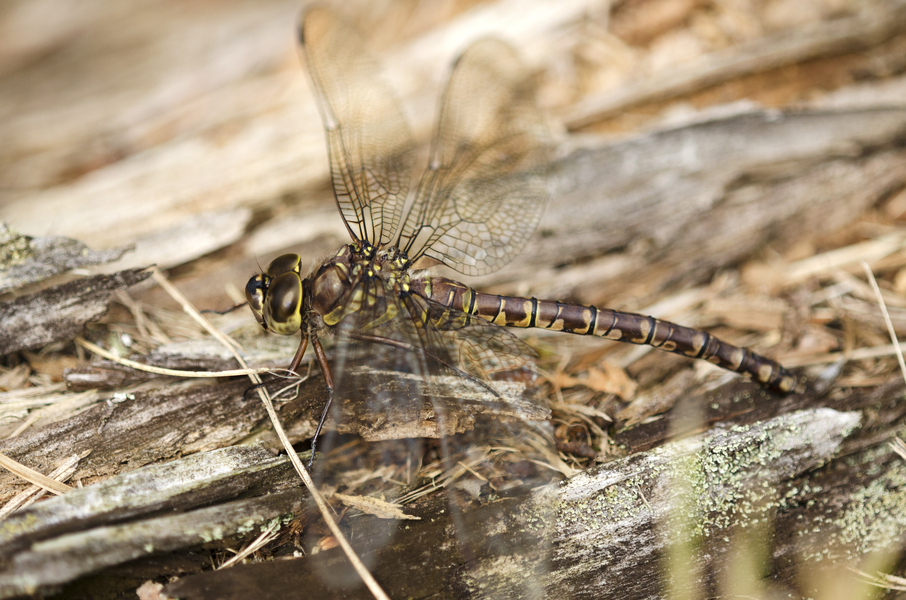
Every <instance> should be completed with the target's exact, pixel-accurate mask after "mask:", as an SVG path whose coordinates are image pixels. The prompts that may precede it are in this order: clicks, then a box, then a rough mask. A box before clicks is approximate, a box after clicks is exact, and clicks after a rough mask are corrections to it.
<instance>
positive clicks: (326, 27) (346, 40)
mask: <svg viewBox="0 0 906 600" xmlns="http://www.w3.org/2000/svg"><path fill="white" fill-rule="evenodd" d="M299 37H300V41H301V44H302V49H303V52H304V54H305V59H306V63H307V65H308V72H309V75H310V77H311V81H312V88H313V89H314V92H315V99H316V100H317V104H318V110H319V111H320V113H321V120H322V121H323V123H324V129H325V131H326V133H327V147H328V155H329V158H330V175H331V179H332V181H333V188H334V195H335V197H336V200H337V206H338V207H339V209H340V214H341V215H342V216H343V219H344V221H345V222H346V227H347V229H349V233H350V235H351V236H352V237H353V238H354V239H360V240H368V241H370V242H372V243H373V244H375V245H382V244H386V243H387V242H389V241H390V239H391V237H392V235H393V232H394V230H395V229H396V227H397V225H398V223H399V221H400V215H401V212H402V209H403V204H404V203H405V201H406V195H407V193H408V191H409V184H410V180H411V177H412V161H413V156H414V144H413V141H412V136H411V134H410V132H409V128H408V126H407V125H406V121H405V119H404V117H403V113H402V110H401V109H400V105H399V102H398V101H397V99H396V97H395V96H394V95H393V92H392V91H391V90H390V88H389V87H388V86H387V84H386V83H385V82H384V81H383V80H381V78H380V76H379V71H380V68H379V66H378V63H377V61H376V60H375V58H374V57H373V56H372V55H371V53H370V52H368V50H367V49H366V48H365V45H364V44H363V43H362V42H361V36H360V35H359V33H358V31H357V30H356V29H354V28H353V27H351V26H350V25H349V24H347V23H345V22H344V21H342V20H341V19H339V18H337V17H336V16H334V15H333V14H332V13H331V12H330V11H329V10H326V9H324V8H314V9H311V10H309V11H308V12H307V13H306V14H305V17H304V20H303V22H302V25H301V27H300V35H299Z"/></svg>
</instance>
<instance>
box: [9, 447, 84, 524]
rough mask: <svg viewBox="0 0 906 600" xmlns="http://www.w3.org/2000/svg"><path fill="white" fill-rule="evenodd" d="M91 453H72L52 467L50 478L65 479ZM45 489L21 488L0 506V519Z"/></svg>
mask: <svg viewBox="0 0 906 600" xmlns="http://www.w3.org/2000/svg"><path fill="white" fill-rule="evenodd" d="M89 454H91V451H90V450H88V451H85V452H83V453H82V454H80V455H73V456H70V457H69V458H68V459H66V460H65V461H64V462H63V464H62V465H60V466H59V467H57V468H56V469H54V470H53V471H52V472H51V473H50V477H51V479H53V480H54V481H60V482H63V481H66V480H67V479H69V478H70V477H72V474H73V473H75V471H76V468H77V467H78V465H79V461H81V460H82V459H83V458H85V457H86V456H88V455H89ZM44 493H45V491H44V489H43V488H41V487H40V486H38V485H32V486H30V487H29V488H28V489H26V490H23V491H21V492H19V493H18V494H16V495H15V496H14V497H13V498H11V499H10V501H9V502H7V503H6V504H5V505H4V506H3V508H0V520H2V519H5V518H6V517H7V516H8V515H10V514H12V513H13V512H15V511H17V510H19V509H20V508H25V507H26V506H28V505H30V504H32V503H33V502H35V501H36V500H38V499H40V498H41V497H42V496H43V495H44Z"/></svg>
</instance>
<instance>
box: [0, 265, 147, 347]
mask: <svg viewBox="0 0 906 600" xmlns="http://www.w3.org/2000/svg"><path fill="white" fill-rule="evenodd" d="M150 275H151V274H150V273H149V272H147V271H145V270H144V269H130V270H128V271H120V272H119V273H116V274H114V275H93V276H90V277H85V278H83V279H77V280H75V281H70V282H69V283H64V284H61V285H58V286H54V287H52V288H48V289H46V290H43V291H40V292H35V293H34V294H29V295H27V296H20V297H18V298H15V299H13V300H7V301H5V302H2V303H0V324H2V325H0V355H4V354H9V353H11V352H18V351H19V350H31V349H34V348H40V347H42V346H46V345H47V344H50V343H52V342H58V341H61V340H71V339H72V338H74V337H75V336H77V335H79V334H81V333H82V330H83V329H84V328H85V324H86V323H88V322H90V321H96V320H98V319H99V318H100V317H102V316H103V315H104V314H105V313H106V312H107V309H108V305H109V301H110V295H111V293H112V292H113V291H114V290H121V289H125V288H127V287H129V286H131V285H135V284H136V283H138V282H139V281H143V280H145V279H147V278H148V277H149V276H150Z"/></svg>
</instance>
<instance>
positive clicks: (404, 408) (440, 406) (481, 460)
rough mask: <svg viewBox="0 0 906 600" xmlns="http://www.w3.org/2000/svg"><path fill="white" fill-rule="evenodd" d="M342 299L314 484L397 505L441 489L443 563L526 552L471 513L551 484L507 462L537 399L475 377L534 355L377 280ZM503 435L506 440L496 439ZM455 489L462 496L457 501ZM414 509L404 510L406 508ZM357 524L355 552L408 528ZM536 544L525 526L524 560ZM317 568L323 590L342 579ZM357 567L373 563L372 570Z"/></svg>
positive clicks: (493, 520)
mask: <svg viewBox="0 0 906 600" xmlns="http://www.w3.org/2000/svg"><path fill="white" fill-rule="evenodd" d="M349 295H350V303H351V298H352V297H356V298H357V299H358V300H360V302H357V303H356V304H357V305H358V307H359V308H358V310H356V311H355V312H352V313H350V314H349V315H347V317H346V318H344V319H343V320H342V321H341V322H340V323H339V324H338V325H336V326H335V327H334V328H333V331H334V332H335V334H336V335H335V338H334V339H335V344H334V347H333V349H332V352H331V354H332V358H331V372H332V373H333V377H334V384H335V388H334V407H335V408H336V409H338V410H335V411H334V413H333V417H332V418H331V420H330V421H329V423H330V429H331V430H330V431H327V432H325V433H324V434H323V436H322V438H321V442H320V443H319V449H320V450H321V451H322V452H324V456H325V457H324V458H322V459H320V460H319V461H317V462H316V463H315V478H316V480H317V481H318V482H319V487H320V488H322V489H336V490H337V491H338V492H340V493H342V494H347V495H355V496H372V497H378V498H381V499H386V500H388V501H396V502H401V503H405V502H409V501H411V499H415V498H419V497H421V496H422V495H424V494H427V493H430V492H432V491H434V492H436V490H437V489H438V488H442V487H443V488H446V490H447V491H446V494H447V499H448V500H449V503H448V507H447V509H446V510H443V511H441V514H440V516H443V518H444V519H448V520H449V523H450V524H451V525H452V529H453V530H455V531H456V534H455V538H454V540H455V542H456V544H457V545H458V557H457V558H455V559H454V560H460V561H463V563H462V564H465V563H466V562H468V561H470V560H472V558H473V557H476V556H477V557H484V558H485V559H486V560H492V559H489V558H487V557H488V556H493V557H495V558H496V557H504V559H505V557H509V556H512V555H514V554H518V553H519V552H526V551H527V550H526V548H525V547H523V545H522V544H521V543H519V541H518V540H520V539H521V538H519V537H516V538H503V539H501V536H500V535H499V533H500V525H499V524H500V523H502V520H501V519H500V518H498V516H497V515H492V516H491V517H489V516H488V515H487V513H478V512H473V511H472V510H471V509H472V508H473V506H478V505H479V504H484V503H486V502H487V501H488V499H489V498H491V497H495V498H496V497H497V496H498V495H499V494H501V493H506V490H509V493H515V491H517V490H518V489H525V490H529V489H534V488H536V487H538V486H539V485H542V484H543V483H547V482H549V481H550V475H549V472H548V471H546V470H544V469H534V468H533V465H531V464H528V463H526V461H524V460H518V459H516V458H514V457H516V456H519V457H521V456H525V454H520V452H524V450H523V447H524V446H526V444H527V442H526V441H525V440H526V439H527V436H529V435H532V433H531V431H529V432H528V433H525V432H524V431H523V429H522V427H523V426H527V423H525V422H524V421H522V419H523V418H524V417H527V416H528V417H529V418H534V419H538V418H539V416H538V413H537V412H534V413H531V410H532V409H533V408H538V407H539V405H537V404H533V403H538V402H539V400H538V399H537V398H534V397H525V396H522V397H519V398H514V397H510V396H507V395H506V394H505V393H503V392H502V391H501V393H499V394H497V393H496V392H494V391H490V389H489V388H488V387H487V386H493V389H494V390H505V389H508V388H507V387H506V386H509V385H512V384H510V383H507V382H492V381H487V380H485V379H484V377H487V376H488V375H491V374H493V372H495V371H499V370H510V369H514V368H518V367H520V366H522V365H523V364H524V363H525V362H526V357H527V356H529V355H531V354H533V351H532V350H531V348H530V347H528V346H527V345H525V344H524V343H523V342H521V341H520V340H519V339H518V338H516V337H514V336H513V335H512V334H511V333H510V332H509V331H507V330H506V329H504V328H502V327H498V326H496V325H494V324H492V323H489V322H487V321H484V320H482V319H479V318H478V317H472V316H470V315H468V314H466V313H462V312H459V311H454V310H449V309H446V308H444V307H443V306H441V305H440V304H437V303H434V302H432V301H431V300H428V299H426V298H423V297H421V296H417V295H414V294H408V295H407V294H402V295H401V294H399V292H398V290H396V289H393V288H391V287H390V286H389V285H387V284H385V282H384V281H383V280H381V279H380V278H372V279H364V278H363V279H362V280H360V282H359V284H358V285H357V286H356V287H355V288H353V289H352V290H350V292H349ZM476 404H481V405H482V406H481V407H477V406H476ZM341 407H343V410H342V411H341V410H339V408H341ZM545 408H546V407H545ZM341 412H342V414H343V415H345V416H340V413H341ZM352 413H355V414H352ZM498 416H502V417H509V419H507V420H510V421H515V424H511V425H503V424H501V422H500V421H498ZM343 419H355V420H357V421H361V422H364V423H365V426H364V428H362V427H360V428H358V429H355V431H356V432H357V433H360V434H361V435H363V436H365V437H366V438H367V439H368V440H369V441H370V442H371V443H369V444H366V445H363V444H361V443H358V442H357V441H356V439H352V438H351V437H350V436H343V435H341V434H340V433H338V431H340V432H343V431H351V429H349V428H347V427H345V426H344V424H343V422H342V420H343ZM418 422H425V423H428V424H429V425H430V426H422V425H419V423H418ZM420 427H422V429H419V428H420ZM432 427H436V431H439V432H442V433H443V434H442V435H441V436H440V438H439V439H434V440H420V439H418V438H424V437H431V438H435V437H437V434H436V433H432V432H431V429H432ZM499 428H504V429H505V431H503V432H500V431H498V429H499ZM462 432H466V433H462ZM454 434H456V435H454ZM536 437H537V435H536ZM400 438H404V439H400ZM413 438H415V439H413ZM510 439H515V440H516V441H515V442H513V441H505V442H504V443H498V442H497V440H510ZM478 472H481V474H479V475H473V473H478ZM460 486H461V488H462V490H466V491H467V492H466V493H467V494H468V497H467V498H462V497H461V493H460V491H459V487H460ZM514 486H517V487H514ZM407 498H408V500H407ZM463 501H465V503H463ZM418 510H419V509H418V508H417V507H415V506H408V505H407V506H405V507H404V511H405V512H406V513H407V514H417V513H418ZM539 514H540V513H539ZM422 518H425V517H422ZM432 518H433V517H432ZM351 522H353V523H354V522H355V521H351ZM358 523H359V524H358V525H356V526H355V527H356V529H355V531H356V533H357V535H359V538H358V539H357V542H356V543H357V544H358V546H357V547H359V548H360V547H362V544H363V543H366V544H367V545H368V546H370V547H372V548H379V547H381V546H383V545H385V544H387V543H389V541H390V539H391V538H392V537H393V536H405V535H407V533H408V530H409V528H408V526H400V525H398V523H397V522H395V521H392V520H385V519H377V520H372V521H371V522H370V523H368V524H367V527H366V526H365V525H362V521H358ZM406 523H408V522H406ZM316 531H317V530H316ZM366 532H367V533H366ZM410 539H411V538H410ZM513 539H515V540H516V542H513V541H512V540H513ZM546 547H547V546H546V541H545V540H542V539H541V536H540V535H534V532H533V537H532V540H531V546H530V552H531V555H532V556H533V560H536V561H541V560H542V558H543V556H542V555H543V552H542V550H543V549H544V548H546ZM489 553H491V554H489ZM453 554H454V556H455V555H456V554H457V551H456V550H454V551H453ZM371 556H372V557H375V556H376V554H372V555H371ZM393 556H396V555H393ZM544 556H546V555H544ZM538 557H542V558H538ZM500 560H503V559H500ZM319 564H320V563H319ZM323 564H324V565H331V566H330V568H329V569H324V570H323V571H320V575H321V577H322V578H323V579H324V580H325V581H327V582H329V583H331V585H337V586H340V585H342V583H343V582H344V581H347V582H348V581H349V580H350V579H353V576H352V575H351V574H349V573H347V572H345V571H342V570H337V569H336V568H335V565H334V563H327V562H325V563H323ZM367 566H368V567H369V568H372V567H374V568H377V569H380V565H375V564H368V565H367ZM391 568H394V569H397V568H398V565H396V564H394V565H393V566H392V567H391ZM455 570H456V571H458V569H455ZM452 571H454V569H451V573H452ZM378 572H379V571H378ZM451 576H452V575H451ZM469 577H472V576H471V575H469V576H466V578H467V579H469ZM477 577H478V576H477V575H476V576H475V577H472V579H474V581H473V584H476V585H481V584H483V581H482V580H480V579H477ZM472 579H469V581H472ZM519 584H521V585H522V586H523V587H524V588H525V589H519V591H517V592H515V594H516V595H517V596H519V597H530V596H529V595H527V593H528V592H529V591H530V590H532V589H534V590H537V589H539V588H538V583H537V581H535V580H534V579H532V578H528V579H523V580H520V582H517V584H516V585H517V588H518V585H519ZM510 585H511V586H512V585H514V584H512V583H511V584H510ZM517 588H512V589H517Z"/></svg>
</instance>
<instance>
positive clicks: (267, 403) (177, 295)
mask: <svg viewBox="0 0 906 600" xmlns="http://www.w3.org/2000/svg"><path fill="white" fill-rule="evenodd" d="M151 276H152V277H153V278H154V280H155V281H156V282H157V283H158V285H160V286H161V287H162V288H163V289H164V290H165V291H166V292H167V293H168V294H169V295H170V296H171V297H172V298H173V299H174V300H176V301H177V302H179V304H180V305H181V306H182V308H183V310H184V311H186V312H187V313H188V314H190V315H191V316H192V318H193V319H195V321H197V322H198V323H199V324H200V325H201V326H202V327H203V328H204V329H205V330H206V331H208V332H209V333H210V334H211V335H213V336H214V337H215V338H217V339H218V340H220V342H221V343H222V344H223V345H224V346H225V347H226V348H229V350H230V351H231V352H232V353H233V356H234V357H235V358H236V360H237V361H238V362H239V364H240V365H241V366H242V367H245V368H247V365H246V364H245V360H243V358H242V356H240V355H239V353H238V352H237V351H236V348H238V347H239V345H238V344H237V343H236V342H235V341H233V340H232V339H230V338H229V337H228V336H226V335H224V334H223V333H222V332H220V331H219V330H217V328H215V327H214V326H213V325H211V324H210V322H208V320H207V319H205V318H204V316H202V314H201V313H200V312H199V311H198V310H197V309H196V308H195V307H194V306H192V303H191V302H189V300H188V298H186V297H185V296H184V295H183V294H182V292H180V291H179V290H177V289H176V287H175V286H174V285H173V284H172V283H170V282H169V281H168V280H167V278H166V277H164V275H163V274H162V273H161V272H160V270H159V269H158V268H157V267H154V268H153V269H152V271H151ZM248 377H249V378H250V379H251V380H252V382H253V383H255V384H256V385H257V384H259V383H261V378H260V377H258V375H257V374H255V373H253V374H249V375H248ZM257 391H258V397H259V398H261V402H262V404H264V409H265V410H266V411H267V415H268V417H269V418H270V420H271V423H272V424H273V426H274V432H275V433H276V434H277V437H278V438H279V439H280V443H282V444H283V448H284V449H285V450H286V454H287V456H288V458H289V460H290V462H291V463H292V464H293V467H294V468H295V469H296V472H297V473H298V474H299V477H301V478H302V481H303V483H305V487H306V488H308V491H309V492H310V493H311V495H312V498H313V499H314V500H315V503H316V504H317V505H318V510H319V511H320V512H321V515H322V516H323V517H324V522H325V523H326V524H327V527H328V528H329V529H330V532H331V533H332V534H333V536H334V537H335V538H336V540H337V542H338V543H339V545H340V547H341V548H343V553H344V554H346V557H347V558H348V559H349V562H350V563H351V564H352V567H353V568H354V569H355V570H356V573H358V575H359V577H361V579H362V581H363V582H364V583H365V585H366V586H368V589H369V591H370V592H371V594H372V595H373V596H374V597H375V598H379V599H381V600H390V599H389V597H388V596H387V594H386V593H384V590H383V589H381V587H380V585H378V582H377V581H375V579H374V577H372V575H371V573H370V572H369V571H368V569H367V568H366V567H365V565H364V563H362V561H361V559H360V558H359V557H358V555H357V554H356V553H355V550H353V549H352V546H350V545H349V541H348V540H347V539H346V536H344V535H343V532H342V531H341V530H340V527H339V525H337V522H336V520H334V518H333V515H332V514H331V510H330V507H329V506H328V505H327V502H326V501H325V500H324V498H323V497H322V496H321V494H320V492H318V489H317V488H316V487H315V483H314V481H313V480H312V478H311V475H310V474H309V473H308V470H307V469H306V468H305V466H304V465H303V464H302V461H301V460H300V459H299V455H298V454H296V451H295V450H294V449H293V445H292V443H291V442H290V441H289V438H288V437H287V436H286V432H285V431H284V429H283V425H281V423H280V418H279V417H278V416H277V411H276V410H275V409H274V404H273V402H272V401H271V399H270V396H268V394H267V392H266V391H265V390H264V388H263V387H258V388H257Z"/></svg>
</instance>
